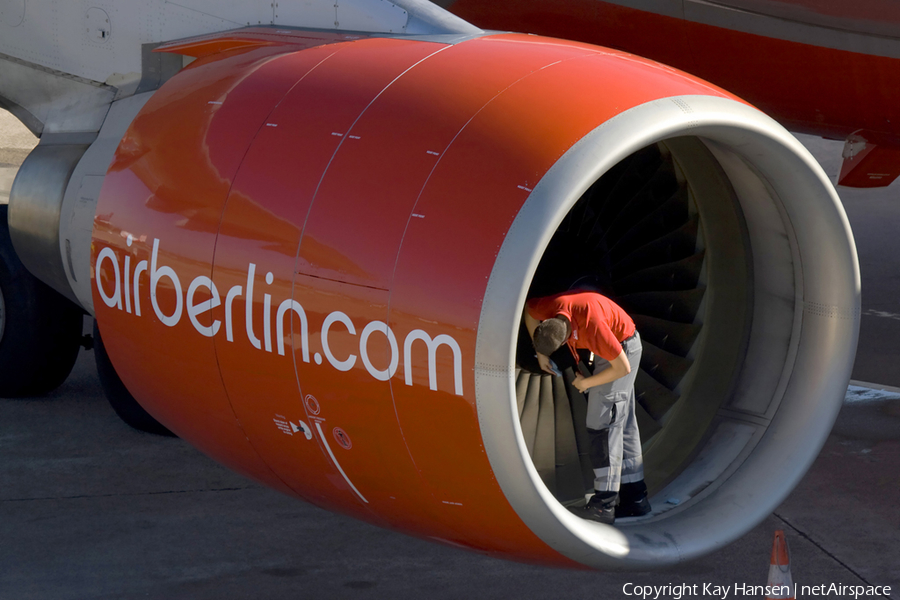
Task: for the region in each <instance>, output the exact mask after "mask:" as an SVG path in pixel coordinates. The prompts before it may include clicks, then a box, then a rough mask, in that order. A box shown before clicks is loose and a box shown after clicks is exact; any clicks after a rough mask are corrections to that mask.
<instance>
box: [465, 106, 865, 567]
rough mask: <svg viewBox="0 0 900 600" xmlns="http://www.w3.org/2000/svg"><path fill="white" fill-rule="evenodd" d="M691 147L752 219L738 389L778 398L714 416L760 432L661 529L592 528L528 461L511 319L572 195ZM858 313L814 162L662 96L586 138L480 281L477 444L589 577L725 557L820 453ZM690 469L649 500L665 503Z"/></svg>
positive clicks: (741, 116)
mask: <svg viewBox="0 0 900 600" xmlns="http://www.w3.org/2000/svg"><path fill="white" fill-rule="evenodd" d="M685 136H691V137H695V138H698V139H700V140H701V141H702V142H703V144H704V145H705V146H706V147H707V149H708V150H709V152H710V153H711V154H712V156H714V157H715V159H716V160H717V161H718V162H719V165H720V166H721V168H722V170H723V171H724V173H725V174H726V176H727V177H728V179H729V180H730V182H731V184H732V186H733V187H734V190H735V193H736V195H737V198H738V201H739V203H740V206H741V210H742V211H743V213H744V216H745V218H746V220H747V223H748V231H749V238H750V247H751V249H752V260H753V275H752V277H753V290H754V292H753V293H754V295H755V300H754V313H753V323H752V327H751V333H750V342H749V348H748V350H747V353H746V354H745V355H744V361H743V364H742V365H740V369H739V370H738V374H737V376H736V379H735V384H736V388H737V389H742V388H744V389H752V387H751V386H752V384H753V382H754V381H759V380H765V379H766V378H768V379H767V380H768V381H769V382H770V383H771V384H772V385H771V386H770V388H771V389H770V391H771V393H770V394H769V395H768V396H767V397H766V398H765V402H763V403H757V404H754V403H753V402H752V401H750V400H747V399H746V398H744V400H733V401H732V400H730V401H729V402H730V404H729V405H728V406H727V407H724V406H723V408H725V409H727V410H724V412H723V410H722V409H720V413H722V414H719V415H717V417H721V418H724V419H726V420H729V422H731V423H743V424H747V426H748V427H755V432H756V433H755V434H753V435H750V436H749V437H748V440H747V442H746V444H745V445H744V446H743V447H741V448H739V449H738V451H736V452H735V453H734V456H733V457H731V458H730V459H729V460H728V461H726V463H727V464H720V465H719V466H718V467H715V468H710V467H707V466H704V465H703V464H702V463H698V462H696V461H695V463H694V468H693V471H694V472H693V476H694V477H696V476H697V470H698V469H699V470H700V473H701V475H702V474H703V472H704V469H706V472H709V473H712V474H713V479H714V481H712V482H707V485H705V486H704V487H703V488H702V489H698V491H697V493H695V494H692V495H691V496H690V498H689V499H688V500H687V501H685V502H683V503H682V504H680V505H679V506H678V507H677V508H675V509H673V510H669V511H667V512H664V513H662V514H659V515H658V516H653V517H650V518H645V519H637V520H630V521H631V522H621V523H620V524H618V525H617V526H615V527H611V526H606V525H600V524H597V523H592V522H589V521H584V520H582V519H580V518H578V517H576V516H574V515H573V514H571V513H570V512H569V511H568V510H566V509H565V508H564V507H563V506H562V505H561V504H560V503H559V502H557V501H556V499H555V498H554V497H553V495H552V494H551V493H550V491H549V490H548V489H547V487H546V486H545V485H544V484H543V482H542V481H541V479H540V476H539V475H538V473H537V470H536V469H535V467H534V464H533V462H532V460H531V458H530V456H529V453H528V451H527V449H526V447H525V443H524V439H523V436H522V432H521V426H520V424H519V419H518V411H517V408H516V400H515V389H514V388H515V375H514V364H515V349H516V339H517V334H518V326H519V320H518V317H517V316H518V315H519V314H520V313H521V307H522V305H523V304H524V301H525V296H526V293H527V290H528V287H529V284H530V282H531V280H532V277H533V275H534V273H535V271H536V269H537V266H538V263H539V262H540V259H541V256H542V254H543V252H544V249H545V248H546V247H547V245H548V243H549V241H550V239H551V237H552V236H553V234H554V232H555V230H556V228H557V227H558V226H559V224H560V223H561V222H562V220H563V219H564V218H565V216H566V214H567V213H568V211H569V210H570V208H571V207H572V206H573V205H574V204H575V202H576V201H577V200H578V199H579V198H580V197H581V195H582V194H584V192H585V191H586V190H587V189H588V188H589V187H590V186H591V185H592V184H593V183H594V182H595V181H596V180H597V179H599V177H600V176H601V175H603V174H604V173H605V172H607V171H608V170H609V169H610V168H612V167H613V166H614V165H616V164H617V163H619V162H620V161H621V160H623V159H625V158H626V157H628V156H629V155H631V154H632V153H634V152H636V151H637V150H639V149H641V148H644V147H646V146H648V145H650V144H654V143H657V142H661V141H665V140H670V139H672V138H676V137H685ZM775 239H781V240H782V242H781V247H780V249H772V248H768V247H767V245H768V241H769V240H775ZM785 281H788V282H789V283H790V285H789V286H788V287H785V286H784V285H783V284H784V283H785ZM761 311H769V312H770V313H771V315H777V316H780V317H781V319H782V322H783V323H787V327H779V328H778V330H779V331H780V334H781V336H782V338H783V345H784V352H783V359H779V361H777V364H776V365H775V366H774V367H773V364H772V361H769V362H768V363H766V361H765V360H763V359H760V358H759V357H760V356H764V355H765V353H764V349H765V348H764V344H763V342H764V341H765V336H766V335H767V331H768V332H770V331H771V329H772V327H773V326H774V325H773V324H774V323H775V321H774V320H773V319H774V317H772V316H771V315H770V314H767V313H766V312H761ZM859 313H860V300H859V266H858V262H857V257H856V250H855V245H854V242H853V237H852V234H851V232H850V228H849V224H848V222H847V219H846V216H845V214H844V211H843V208H842V206H841V203H840V200H839V199H838V197H837V194H836V193H835V191H834V188H833V187H832V185H831V183H830V182H829V180H828V178H827V176H826V175H825V173H824V172H823V171H822V169H821V168H820V167H819V165H818V163H817V162H816V161H815V159H814V158H813V157H812V156H811V155H810V154H809V152H808V151H806V149H805V148H803V146H802V145H801V144H800V143H799V142H798V141H797V140H796V139H795V138H793V137H792V136H791V135H790V134H789V133H788V132H787V131H785V130H784V128H783V127H781V126H780V125H778V124H777V123H775V122H774V121H773V120H772V119H770V118H769V117H767V116H766V115H764V114H763V113H761V112H759V111H757V110H756V109H754V108H752V107H750V106H747V105H745V104H742V103H740V102H737V101H734V100H728V99H724V98H718V97H711V96H680V97H670V98H665V99H660V100H656V101H652V102H648V103H646V104H642V105H639V106H637V107H635V108H632V109H630V110H628V111H625V112H623V113H621V114H619V115H618V116H616V117H614V118H612V119H610V120H609V121H607V122H606V123H604V124H603V125H601V126H600V127H598V128H597V129H595V130H594V131H593V132H591V133H590V134H588V135H587V136H585V137H584V138H583V139H582V140H580V141H579V142H578V143H577V144H576V145H575V146H573V147H572V148H571V149H570V150H569V151H568V152H567V153H566V154H565V155H564V156H563V157H562V158H561V159H560V160H559V161H557V163H556V164H555V165H554V166H553V167H552V168H551V169H550V170H549V171H548V173H547V174H546V175H545V176H544V178H543V179H542V180H541V181H540V182H539V183H538V184H537V185H536V186H535V187H534V191H533V192H532V193H531V195H530V196H529V198H528V200H527V201H526V203H525V204H524V206H523V207H522V210H521V211H520V212H519V214H518V216H517V217H516V219H515V221H514V222H513V224H512V226H511V227H510V230H509V232H508V234H507V236H506V238H505V240H504V243H503V246H502V247H501V249H500V251H499V254H498V256H497V260H496V263H495V265H494V268H493V271H492V274H491V277H490V279H489V282H488V286H487V290H486V292H485V297H484V302H483V305H482V311H481V319H480V321H479V329H478V341H477V347H476V357H475V364H476V371H475V382H476V400H477V408H478V416H479V422H480V427H481V432H482V438H483V440H484V444H485V449H486V452H487V455H488V458H489V460H490V463H491V466H492V468H493V470H494V473H495V475H496V477H497V481H498V482H499V484H500V486H501V488H502V490H503V492H504V494H505V496H506V498H507V499H508V501H509V502H510V504H511V505H512V507H513V508H514V510H515V511H516V513H517V514H518V515H519V517H520V518H521V519H522V520H523V521H524V522H525V524H526V525H527V526H528V527H529V528H531V530H532V531H534V532H535V534H536V535H538V537H540V538H541V539H542V540H543V541H544V542H546V543H547V544H548V545H550V546H551V547H553V548H554V549H556V550H557V551H558V552H560V553H561V554H563V555H564V556H567V557H569V558H571V559H573V560H575V561H577V562H579V563H582V564H585V565H587V566H591V567H595V568H602V569H615V570H640V569H647V568H648V567H653V566H663V565H669V564H675V563H678V562H681V561H684V560H690V559H693V558H696V557H698V556H701V555H703V554H706V553H708V552H711V551H713V550H715V549H717V548H720V547H722V546H723V545H725V544H727V543H729V542H731V541H733V540H735V539H737V538H738V537H740V536H741V535H743V534H745V533H746V532H747V531H749V530H750V529H751V528H752V527H754V526H755V525H756V524H757V523H759V522H760V521H762V520H763V519H764V518H765V517H766V516H767V515H768V514H769V513H770V512H771V511H772V510H773V509H774V508H775V507H776V506H777V505H778V504H779V503H780V502H781V501H782V500H783V499H784V498H785V497H786V496H787V494H788V493H789V492H790V490H791V489H793V487H794V486H795V485H796V484H797V483H798V482H799V480H800V479H801V478H802V476H803V475H804V474H805V472H806V471H807V469H808V468H809V466H810V465H811V464H812V462H813V460H814V459H815V457H816V455H817V454H818V452H819V450H820V449H821V447H822V445H823V444H824V442H825V439H826V438H827V436H828V433H829V432H830V430H831V427H832V425H833V423H834V419H835V418H836V417H837V413H838V411H839V409H840V406H841V404H842V402H843V397H844V393H845V390H846V385H847V382H848V380H849V377H850V370H851V368H852V365H853V359H854V356H855V351H856V343H857V338H858V331H859ZM767 327H768V329H767ZM745 396H746V395H745ZM498 399H506V401H498ZM711 433H713V432H711ZM723 435H724V430H722V432H721V433H720V435H719V436H718V438H717V437H716V436H715V435H710V436H708V439H707V441H706V448H705V450H706V455H704V450H701V451H700V454H699V455H698V456H699V458H700V460H701V461H702V460H703V459H704V456H707V457H708V456H710V455H714V454H715V452H711V451H710V449H712V450H715V449H716V448H717V446H715V444H717V443H721V438H722V437H723ZM720 462H721V461H720ZM710 469H712V470H710ZM688 471H689V469H685V470H684V471H683V472H682V474H680V475H678V476H677V477H675V479H674V481H673V482H672V483H670V484H669V487H667V488H665V489H664V490H663V492H662V493H660V494H657V495H656V497H655V498H653V499H652V500H653V501H654V502H655V503H660V502H663V501H664V500H665V499H666V497H665V496H664V494H666V493H668V490H671V489H677V486H678V484H679V480H682V479H684V477H686V475H685V473H688ZM671 486H675V487H674V488H673V487H671Z"/></svg>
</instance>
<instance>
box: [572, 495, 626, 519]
mask: <svg viewBox="0 0 900 600" xmlns="http://www.w3.org/2000/svg"><path fill="white" fill-rule="evenodd" d="M618 496H619V494H618V493H617V492H595V493H594V495H593V497H591V499H590V501H589V502H588V503H587V505H585V507H584V508H582V509H581V511H580V516H581V517H582V518H584V519H590V520H591V521H597V522H598V523H606V524H607V525H612V524H613V523H614V522H615V520H616V498H618Z"/></svg>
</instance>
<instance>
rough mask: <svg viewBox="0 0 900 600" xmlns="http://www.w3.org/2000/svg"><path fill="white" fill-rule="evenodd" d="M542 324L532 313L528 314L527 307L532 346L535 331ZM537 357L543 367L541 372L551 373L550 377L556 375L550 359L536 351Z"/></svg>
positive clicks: (527, 325) (526, 318)
mask: <svg viewBox="0 0 900 600" xmlns="http://www.w3.org/2000/svg"><path fill="white" fill-rule="evenodd" d="M540 324H541V322H540V321H538V320H537V319H535V318H534V317H532V316H531V313H529V312H528V307H527V306H526V307H525V329H527V330H528V336H529V337H530V338H531V343H532V345H533V344H534V330H535V329H537V326H538V325H540ZM534 353H535V354H536V355H537V359H538V364H539V365H540V366H541V370H542V371H544V372H546V373H549V374H550V375H555V373H554V372H553V369H551V368H550V357H549V356H546V355H544V354H541V353H540V352H538V351H537V350H535V351H534Z"/></svg>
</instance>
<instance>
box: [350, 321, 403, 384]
mask: <svg viewBox="0 0 900 600" xmlns="http://www.w3.org/2000/svg"><path fill="white" fill-rule="evenodd" d="M376 331H380V332H381V333H383V334H384V335H385V336H386V337H387V339H388V344H390V346H391V360H390V363H389V364H388V368H387V369H385V370H383V371H381V370H378V369H376V368H375V367H374V366H373V365H372V362H371V361H370V360H369V350H368V346H369V343H368V342H369V336H370V335H372V334H373V333H375V332H376ZM359 357H360V358H362V361H363V365H365V367H366V371H368V372H369V375H371V376H372V377H374V378H375V379H377V380H378V381H387V380H388V379H390V378H391V377H393V376H394V373H396V372H397V366H398V363H399V361H400V356H399V352H398V348H397V337H396V336H395V335H394V332H393V331H391V328H390V327H388V324H387V323H385V322H383V321H372V322H371V323H369V324H368V325H366V326H365V328H363V330H362V335H360V337H359Z"/></svg>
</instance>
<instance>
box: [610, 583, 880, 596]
mask: <svg viewBox="0 0 900 600" xmlns="http://www.w3.org/2000/svg"><path fill="white" fill-rule="evenodd" d="M622 593H623V594H624V595H625V596H633V597H637V598H641V600H664V599H665V600H682V598H685V597H691V596H712V597H714V598H721V599H723V600H724V599H726V598H729V597H732V598H733V597H737V596H754V597H756V598H762V597H769V598H805V597H816V596H835V597H852V598H854V599H858V598H860V597H864V596H880V597H884V598H889V597H890V595H891V586H889V585H843V584H840V583H823V584H819V585H799V584H797V583H794V584H793V585H748V584H745V583H735V584H731V585H715V584H712V583H703V584H700V583H694V584H690V583H679V584H667V585H637V584H634V583H630V582H629V583H626V584H625V585H623V586H622Z"/></svg>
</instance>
